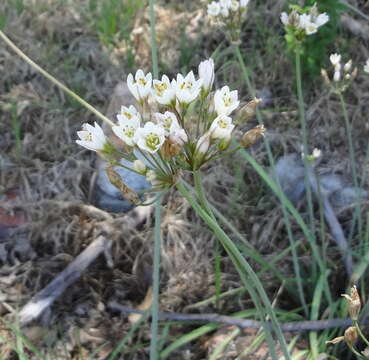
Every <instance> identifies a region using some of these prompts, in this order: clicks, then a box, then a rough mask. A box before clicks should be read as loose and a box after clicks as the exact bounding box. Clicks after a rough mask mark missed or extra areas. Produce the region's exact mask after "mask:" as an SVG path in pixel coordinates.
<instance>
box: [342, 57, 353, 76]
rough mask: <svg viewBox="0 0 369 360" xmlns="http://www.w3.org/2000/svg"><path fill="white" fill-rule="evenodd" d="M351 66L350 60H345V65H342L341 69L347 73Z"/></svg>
mask: <svg viewBox="0 0 369 360" xmlns="http://www.w3.org/2000/svg"><path fill="white" fill-rule="evenodd" d="M351 67H352V60H349V61H347V63H346V64H345V66H344V67H343V70H344V71H345V72H346V73H348V72H349V71H350V70H351Z"/></svg>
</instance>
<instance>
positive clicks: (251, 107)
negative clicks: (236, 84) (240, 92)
mask: <svg viewBox="0 0 369 360" xmlns="http://www.w3.org/2000/svg"><path fill="white" fill-rule="evenodd" d="M261 102H262V99H259V98H254V99H252V100H251V101H249V102H248V103H247V104H246V105H245V106H243V107H242V108H241V110H240V112H239V116H238V117H239V122H246V121H249V120H250V119H252V118H253V116H254V115H255V112H256V108H257V106H258V105H259V104H260V103H261Z"/></svg>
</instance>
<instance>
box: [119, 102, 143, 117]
mask: <svg viewBox="0 0 369 360" xmlns="http://www.w3.org/2000/svg"><path fill="white" fill-rule="evenodd" d="M132 118H138V119H139V120H141V115H140V113H139V112H138V111H137V110H136V108H135V107H134V106H133V105H130V107H126V106H122V107H121V108H120V113H119V114H117V119H118V121H122V120H124V119H126V120H131V119H132Z"/></svg>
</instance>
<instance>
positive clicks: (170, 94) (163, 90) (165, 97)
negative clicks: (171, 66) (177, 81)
mask: <svg viewBox="0 0 369 360" xmlns="http://www.w3.org/2000/svg"><path fill="white" fill-rule="evenodd" d="M152 94H153V95H154V98H155V100H156V101H157V102H158V103H159V104H161V105H170V104H173V102H175V99H176V93H175V90H174V89H173V87H172V85H171V83H170V81H169V78H168V76H166V75H163V76H162V78H161V81H160V80H154V81H153V90H152Z"/></svg>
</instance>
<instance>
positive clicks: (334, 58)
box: [329, 54, 341, 67]
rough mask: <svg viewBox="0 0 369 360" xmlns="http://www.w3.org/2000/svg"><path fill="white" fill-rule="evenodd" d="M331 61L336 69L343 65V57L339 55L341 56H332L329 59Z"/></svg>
mask: <svg viewBox="0 0 369 360" xmlns="http://www.w3.org/2000/svg"><path fill="white" fill-rule="evenodd" d="M329 60H330V62H331V64H332V65H333V66H334V67H336V66H337V65H340V63H341V55H339V54H332V55H331V56H330V57H329Z"/></svg>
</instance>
